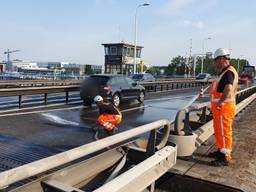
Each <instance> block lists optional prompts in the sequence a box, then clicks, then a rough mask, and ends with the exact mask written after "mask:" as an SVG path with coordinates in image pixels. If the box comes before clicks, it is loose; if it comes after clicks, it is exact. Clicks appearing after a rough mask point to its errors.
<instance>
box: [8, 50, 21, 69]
mask: <svg viewBox="0 0 256 192" xmlns="http://www.w3.org/2000/svg"><path fill="white" fill-rule="evenodd" d="M19 51H20V50H12V51H10V50H9V49H7V51H5V52H4V54H7V62H6V65H7V71H8V72H12V61H11V59H10V53H14V52H19Z"/></svg>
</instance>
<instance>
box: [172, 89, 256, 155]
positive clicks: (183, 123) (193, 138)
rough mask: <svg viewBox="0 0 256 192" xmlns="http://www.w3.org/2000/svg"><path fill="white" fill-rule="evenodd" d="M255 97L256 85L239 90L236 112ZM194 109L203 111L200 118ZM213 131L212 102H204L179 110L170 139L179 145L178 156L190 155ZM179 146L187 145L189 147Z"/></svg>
mask: <svg viewBox="0 0 256 192" xmlns="http://www.w3.org/2000/svg"><path fill="white" fill-rule="evenodd" d="M255 99H256V86H253V87H249V88H246V89H244V90H241V91H239V92H238V93H237V96H236V100H237V103H238V104H237V111H236V114H237V113H239V112H240V111H241V110H243V109H244V108H245V107H246V106H247V105H249V104H250V103H251V102H252V101H253V100H255ZM194 111H201V113H200V117H199V118H198V117H197V116H196V114H195V113H192V112H194ZM195 119H196V120H195ZM213 132H214V131H213V120H212V114H211V112H210V102H204V103H200V104H197V105H192V106H189V107H187V108H184V109H181V110H180V111H178V113H177V115H176V118H175V123H174V132H173V134H171V135H170V137H171V139H169V141H171V142H172V141H173V142H174V143H176V144H177V145H178V156H188V155H191V154H192V153H193V151H194V150H195V149H196V147H198V146H200V145H201V144H202V143H203V142H204V141H206V140H207V139H208V138H209V137H210V136H211V135H212V134H213ZM179 146H187V149H185V147H182V148H181V147H179ZM181 149H182V150H181Z"/></svg>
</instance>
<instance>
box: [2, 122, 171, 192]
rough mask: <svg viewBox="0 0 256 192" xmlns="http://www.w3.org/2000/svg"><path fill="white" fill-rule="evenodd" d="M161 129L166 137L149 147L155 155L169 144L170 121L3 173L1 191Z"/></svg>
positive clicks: (142, 127)
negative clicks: (11, 185)
mask: <svg viewBox="0 0 256 192" xmlns="http://www.w3.org/2000/svg"><path fill="white" fill-rule="evenodd" d="M160 128H163V129H164V130H165V131H164V133H165V135H164V136H163V137H162V139H161V141H160V143H159V144H156V143H155V139H156V138H155V139H154V140H151V139H150V140H149V142H148V146H150V147H151V148H150V149H149V147H147V149H148V154H151V153H152V152H153V153H154V152H155V150H157V149H161V148H163V147H164V146H165V145H166V143H167V140H168V135H169V133H170V129H171V128H170V122H169V121H168V120H159V121H155V122H153V123H149V124H146V125H142V126H139V127H137V128H134V129H131V130H128V131H125V132H122V133H119V134H116V135H114V136H110V137H107V138H104V139H101V140H98V141H95V142H91V143H89V144H86V145H83V146H80V147H77V148H75V149H71V150H69V151H65V152H62V153H59V154H57V155H54V156H51V157H47V158H45V159H41V160H38V161H35V162H32V163H29V164H26V165H23V166H20V167H17V168H14V169H11V170H8V171H5V172H2V173H0V189H1V188H5V187H7V186H9V185H10V184H12V183H15V182H17V181H20V180H23V179H26V178H29V177H31V176H34V175H37V174H40V173H43V172H45V171H48V170H50V169H52V168H55V167H58V166H61V165H64V164H67V163H69V162H72V161H74V160H76V159H79V158H81V157H84V156H86V155H89V154H93V153H95V152H98V151H100V150H104V149H106V148H108V147H111V146H113V145H115V144H120V143H122V142H124V141H127V140H130V139H132V138H137V137H138V136H140V135H142V134H144V133H147V132H152V131H153V134H155V133H156V130H158V129H160ZM151 135H152V134H151ZM151 138H152V137H151ZM152 142H153V143H152Z"/></svg>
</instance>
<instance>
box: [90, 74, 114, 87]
mask: <svg viewBox="0 0 256 192" xmlns="http://www.w3.org/2000/svg"><path fill="white" fill-rule="evenodd" d="M108 80H109V77H106V76H91V77H89V78H88V79H87V82H88V83H91V84H94V85H105V84H106V83H107V82H108Z"/></svg>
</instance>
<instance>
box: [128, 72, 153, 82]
mask: <svg viewBox="0 0 256 192" xmlns="http://www.w3.org/2000/svg"><path fill="white" fill-rule="evenodd" d="M132 79H133V80H134V81H137V82H151V81H155V80H156V79H155V77H154V76H153V75H151V74H150V73H138V74H134V75H133V76H132Z"/></svg>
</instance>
